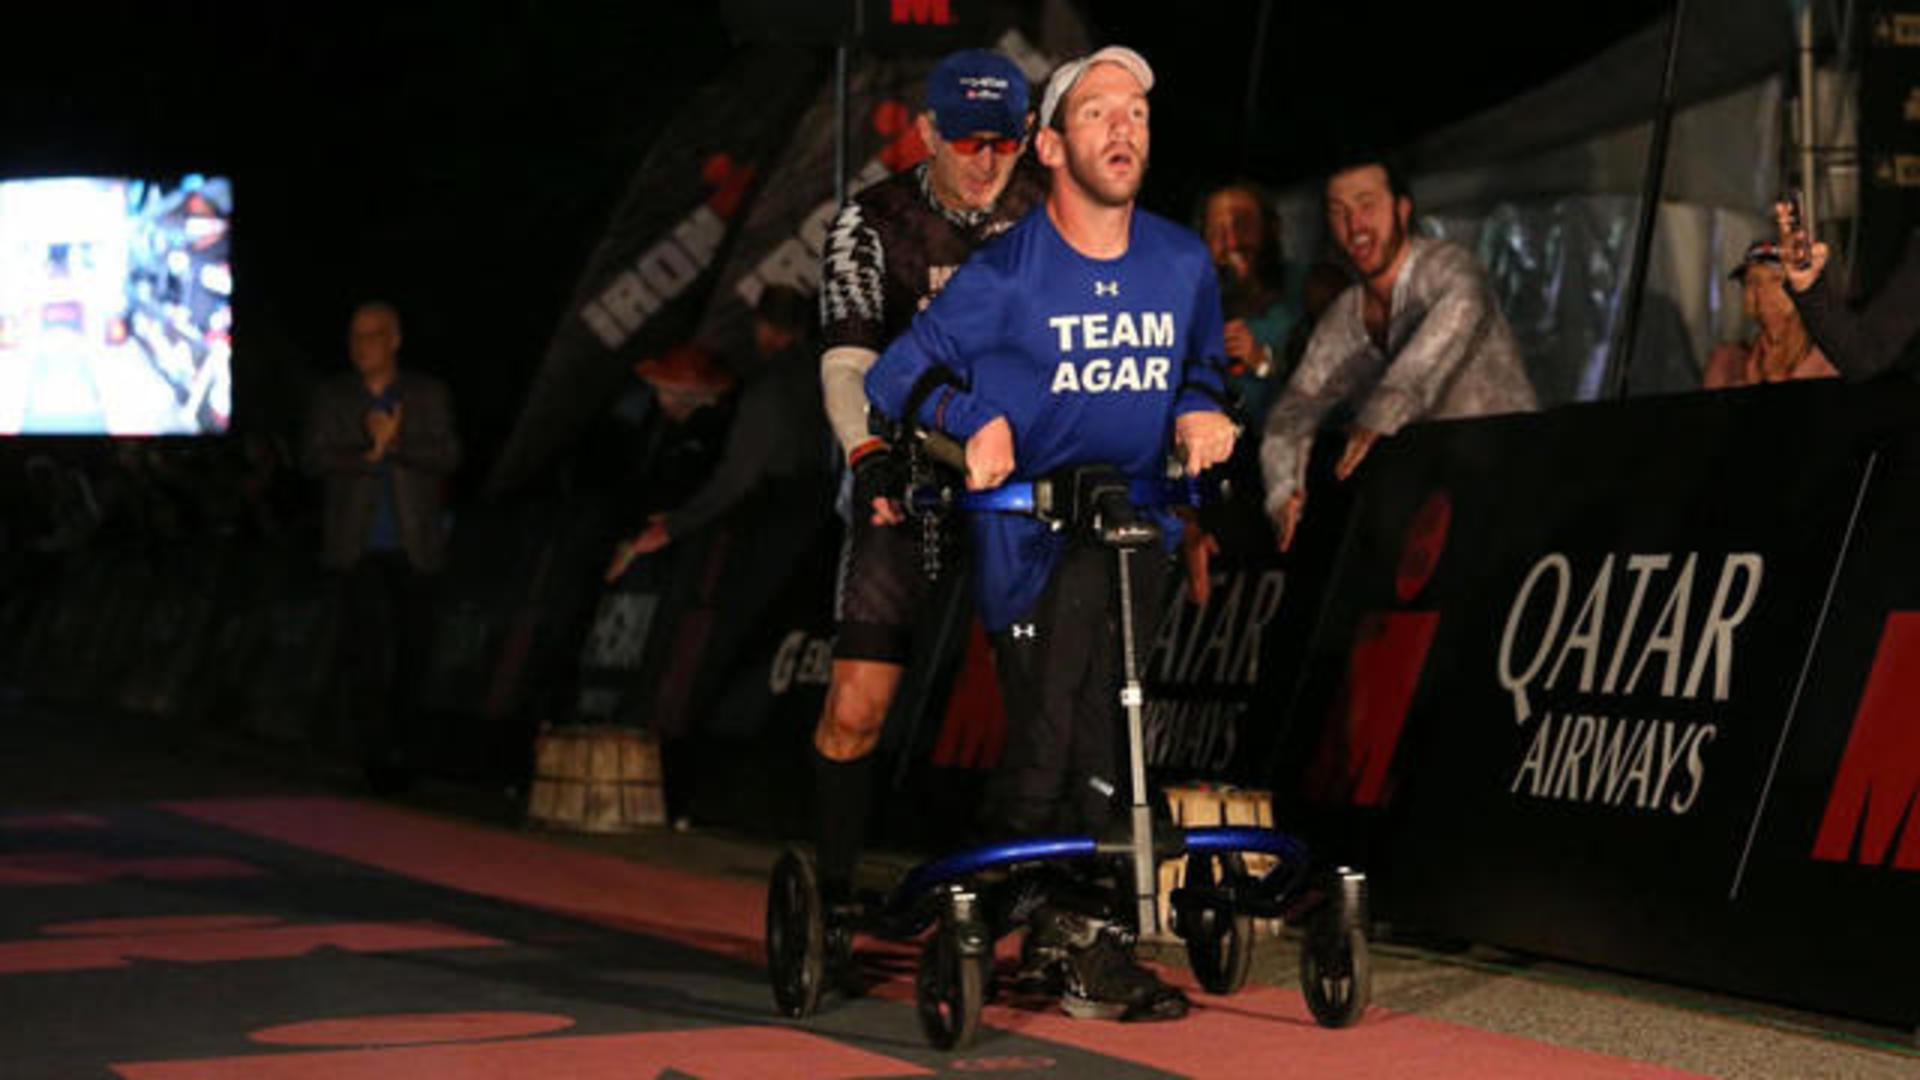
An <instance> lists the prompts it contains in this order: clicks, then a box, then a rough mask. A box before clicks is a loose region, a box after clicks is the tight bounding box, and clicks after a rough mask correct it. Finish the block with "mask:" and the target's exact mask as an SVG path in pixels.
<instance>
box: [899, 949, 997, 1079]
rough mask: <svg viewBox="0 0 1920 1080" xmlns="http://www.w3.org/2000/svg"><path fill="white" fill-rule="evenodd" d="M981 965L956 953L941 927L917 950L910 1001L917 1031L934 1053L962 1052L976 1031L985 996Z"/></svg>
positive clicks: (958, 951)
mask: <svg viewBox="0 0 1920 1080" xmlns="http://www.w3.org/2000/svg"><path fill="white" fill-rule="evenodd" d="M984 970H985V966H984V965H983V964H981V963H980V961H979V959H978V958H968V957H965V956H962V955H961V954H960V944H959V942H958V941H957V940H956V939H955V935H954V933H953V930H952V928H951V927H948V926H946V925H944V924H943V925H941V926H939V927H937V928H935V930H934V932H933V935H932V936H931V937H929V938H927V944H926V946H925V947H924V948H922V949H921V950H920V969H919V971H917V972H916V973H915V975H914V980H913V999H914V1004H915V1005H917V1006H918V1007H919V1011H920V1030H921V1031H923V1032H925V1033H926V1036H927V1043H928V1044H929V1045H931V1046H932V1047H933V1048H934V1049H935V1050H962V1049H965V1048H966V1047H967V1046H969V1045H971V1044H972V1042H973V1037H974V1035H975V1034H977V1033H978V1032H979V1030H980V1006H981V1004H982V1001H983V999H984V997H985V994H986V988H985V986H984V985H983V983H982V981H981V973H982V972H983V971H984Z"/></svg>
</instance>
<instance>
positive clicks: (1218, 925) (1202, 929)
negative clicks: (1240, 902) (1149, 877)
mask: <svg viewBox="0 0 1920 1080" xmlns="http://www.w3.org/2000/svg"><path fill="white" fill-rule="evenodd" d="M1246 876H1247V867H1246V860H1244V859H1242V858H1241V857H1240V855H1239V853H1238V852H1229V853H1227V854H1224V855H1200V854H1194V855H1188V856H1187V874H1186V880H1185V882H1184V884H1185V886H1186V887H1187V888H1189V889H1209V888H1212V887H1213V886H1215V885H1217V884H1220V883H1221V882H1223V881H1227V880H1245V879H1246ZM1180 933H1181V936H1182V937H1183V938H1185V939H1186V943H1187V966H1188V967H1190V968H1192V969H1193V978H1194V981H1196V982H1198V983H1199V984H1200V986H1201V988H1202V989H1204V990H1206V992H1207V993H1209V994H1232V993H1237V992H1238V991H1239V990H1240V988H1241V987H1243V986H1245V985H1247V974H1248V973H1249V972H1251V971H1252V970H1253V916H1251V915H1243V914H1241V913H1239V912H1224V911H1220V910H1218V909H1216V908H1211V907H1204V908H1196V909H1194V910H1192V911H1189V912H1188V913H1187V914H1186V915H1185V917H1183V918H1182V920H1181V926H1180Z"/></svg>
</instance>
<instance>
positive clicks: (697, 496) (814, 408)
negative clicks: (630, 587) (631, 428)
mask: <svg viewBox="0 0 1920 1080" xmlns="http://www.w3.org/2000/svg"><path fill="white" fill-rule="evenodd" d="M813 312H814V302H813V299H812V298H811V297H808V296H805V295H803V294H802V293H800V292H799V291H797V290H795V289H792V288H789V287H787V286H785V285H771V286H768V287H767V288H766V289H765V290H764V291H763V292H762V293H761V294H760V301H759V303H758V304H757V305H756V306H755V307H754V312H753V341H754V351H755V353H756V358H755V359H754V360H753V361H751V362H747V363H742V364H740V365H738V366H740V367H742V368H745V369H746V370H745V371H744V372H743V374H744V376H745V385H744V387H743V388H742V390H741V392H740V405H739V409H738V411H737V412H736V413H735V414H734V418H733V424H732V426H731V427H729V428H728V429H727V438H726V442H725V443H724V444H723V448H722V449H721V451H720V461H719V463H718V464H716V465H715V466H714V469H713V472H712V474H711V475H709V476H708V477H707V480H706V482H705V483H704V484H702V485H701V486H700V489H699V490H698V491H696V492H694V493H693V495H692V496H690V497H689V498H688V499H687V500H686V501H685V502H683V503H681V504H680V505H679V506H676V507H674V508H673V509H672V510H666V511H660V512H656V513H654V514H651V515H649V516H648V518H647V524H646V527H645V528H644V529H642V530H641V531H640V533H639V535H637V536H634V537H633V538H631V539H629V540H627V541H625V542H624V543H622V544H620V545H619V546H618V547H617V548H616V549H615V551H614V556H613V561H612V563H611V564H610V565H609V566H608V567H607V573H606V577H607V580H608V581H612V580H613V579H615V578H617V577H619V576H620V575H621V574H623V573H625V572H626V569H627V567H628V566H629V565H630V564H631V563H632V562H633V560H634V559H636V558H638V557H640V556H642V555H649V554H652V553H653V552H656V551H659V550H660V549H661V548H663V547H666V546H667V545H668V544H670V543H673V542H674V541H676V540H679V539H681V538H683V537H686V536H689V535H691V534H693V533H694V532H695V531H697V530H699V529H701V528H703V527H704V526H706V525H708V524H710V523H711V522H713V521H714V520H715V519H717V518H719V517H720V516H721V515H723V514H725V513H727V512H728V511H730V510H732V509H733V508H734V507H736V506H738V505H740V503H741V502H742V501H743V500H744V499H746V498H747V497H748V496H749V495H752V494H753V493H754V492H755V491H756V490H757V489H760V488H762V487H763V485H791V484H793V483H794V482H795V481H798V480H802V479H812V480H818V481H820V484H819V485H818V486H819V487H820V488H821V489H822V490H821V492H820V497H821V498H822V499H823V500H824V499H825V498H826V495H827V493H826V492H825V490H824V487H825V478H826V476H827V474H828V471H829V466H830V464H831V462H830V459H829V458H828V456H827V440H828V437H829V436H828V433H827V426H826V420H825V417H824V414H823V413H822V412H821V408H820V380H819V379H817V378H815V377H814V367H813V364H812V359H813V354H812V350H811V349H809V348H807V342H808V340H809V338H808V334H807V331H808V329H809V327H810V326H811V324H812V322H813ZM663 376H664V373H657V374H656V379H655V380H654V381H655V392H656V393H658V394H660V395H661V401H662V402H663V406H662V407H663V409H665V408H667V406H666V405H665V404H664V403H665V402H666V400H667V398H668V397H670V396H673V395H674V394H676V393H680V392H681V391H682V387H680V386H678V385H675V384H673V383H672V382H670V381H668V380H666V379H665V378H664V377H663Z"/></svg>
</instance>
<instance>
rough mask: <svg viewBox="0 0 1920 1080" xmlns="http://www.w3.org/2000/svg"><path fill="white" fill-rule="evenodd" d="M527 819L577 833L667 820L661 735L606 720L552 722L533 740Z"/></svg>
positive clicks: (626, 828)
mask: <svg viewBox="0 0 1920 1080" xmlns="http://www.w3.org/2000/svg"><path fill="white" fill-rule="evenodd" d="M533 772H534V777H533V787H532V789H531V790H530V791H529V792H528V793H527V819H528V820H529V821H530V822H533V823H534V824H538V825H545V826H548V827H550V828H556V829H572V830H575V831H579V832H592V833H617V832H629V831H632V830H634V829H638V828H641V827H643V826H647V825H661V824H665V823H666V820H667V805H666V798H665V796H664V794H663V793H662V791H661V787H660V740H659V738H658V737H657V736H656V735H654V733H653V732H651V731H643V730H641V729H639V728H630V727H615V726H612V725H604V724H573V725H566V726H561V727H552V728H548V729H547V730H545V731H543V732H541V733H540V736H539V738H537V739H536V740H535V741H534V769H533Z"/></svg>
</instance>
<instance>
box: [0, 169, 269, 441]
mask: <svg viewBox="0 0 1920 1080" xmlns="http://www.w3.org/2000/svg"><path fill="white" fill-rule="evenodd" d="M232 219H233V185H232V183H231V182H229V181H228V180H225V179H222V178H219V177H204V176H186V177H183V178H180V179H179V180H177V181H171V182H164V183H161V182H154V181H149V180H137V179H128V178H114V177H60V178H50V179H32V180H7V181H0V435H205V434H217V433H220V432H223V431H225V430H226V429H227V425H228V424H229V423H230V422H231V419H232V409H233V382H232V373H233V365H232V356H233V267H232V263H231V262H230V259H229V254H228V249H229V236H228V233H229V225H230V223H231V222H232Z"/></svg>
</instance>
